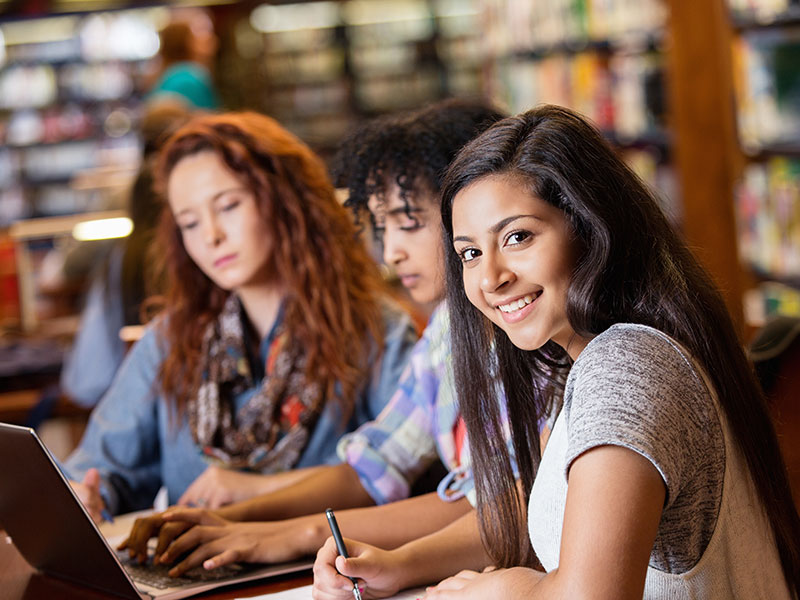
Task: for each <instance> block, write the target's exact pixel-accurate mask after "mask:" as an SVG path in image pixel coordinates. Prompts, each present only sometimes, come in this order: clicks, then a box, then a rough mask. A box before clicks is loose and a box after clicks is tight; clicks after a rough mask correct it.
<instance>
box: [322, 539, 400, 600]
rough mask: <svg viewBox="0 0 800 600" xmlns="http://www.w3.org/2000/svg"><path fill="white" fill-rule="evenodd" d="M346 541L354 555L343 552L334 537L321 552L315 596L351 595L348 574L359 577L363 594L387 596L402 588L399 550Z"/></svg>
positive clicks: (345, 598) (325, 599) (328, 599)
mask: <svg viewBox="0 0 800 600" xmlns="http://www.w3.org/2000/svg"><path fill="white" fill-rule="evenodd" d="M344 542H345V545H346V546H347V551H348V553H349V554H350V558H347V559H345V558H344V557H342V556H339V553H338V551H337V550H336V543H335V542H334V541H333V538H332V537H329V538H328V540H327V541H326V542H325V545H323V546H322V548H320V549H319V552H317V559H316V561H315V562H314V589H313V590H312V593H311V597H312V598H314V600H335V599H337V598H341V599H342V600H349V599H351V598H352V597H353V582H352V581H350V579H348V578H347V577H345V575H347V576H348V577H355V578H356V579H357V581H358V585H359V587H360V588H362V589H363V590H364V591H363V592H362V594H361V596H362V597H363V598H386V597H387V596H393V595H394V594H396V593H397V591H398V590H399V589H400V588H401V584H400V564H399V561H398V559H397V558H396V555H395V554H393V553H392V552H391V551H387V550H381V549H379V548H375V547H374V546H370V545H368V544H362V543H361V542H355V541H353V540H348V539H345V540H344ZM337 571H338V572H337Z"/></svg>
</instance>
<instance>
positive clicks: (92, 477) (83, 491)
mask: <svg viewBox="0 0 800 600" xmlns="http://www.w3.org/2000/svg"><path fill="white" fill-rule="evenodd" d="M70 485H72V489H73V490H74V491H75V494H76V495H77V496H78V498H79V499H80V501H81V503H82V504H83V506H84V507H86V510H87V512H88V513H89V516H91V517H92V520H93V521H94V522H95V523H101V522H102V521H103V514H102V513H103V511H104V510H105V509H106V503H105V501H104V500H103V497H102V496H101V495H100V473H99V472H98V470H97V469H89V470H88V471H86V475H84V476H83V481H81V482H80V483H78V482H77V481H70Z"/></svg>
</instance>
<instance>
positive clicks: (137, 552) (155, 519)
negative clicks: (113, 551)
mask: <svg viewBox="0 0 800 600" xmlns="http://www.w3.org/2000/svg"><path fill="white" fill-rule="evenodd" d="M186 510H197V511H200V512H203V513H206V512H208V511H204V510H202V509H186ZM166 512H168V511H165V512H163V513H155V514H152V515H148V516H146V517H140V518H138V519H136V521H134V523H133V527H132V528H131V532H130V533H129V534H128V537H127V539H126V540H125V541H124V542H122V543H121V544H120V545H119V546H117V550H125V549H126V548H127V549H128V554H129V555H130V557H131V558H132V559H135V560H137V561H138V562H139V564H142V563H144V562H145V561H146V560H147V543H148V542H149V541H150V538H151V537H154V536H156V535H158V543H157V544H156V550H155V553H154V554H153V562H157V561H158V559H159V558H160V556H161V554H162V553H163V552H164V550H165V549H166V548H167V546H169V545H170V543H171V542H172V540H174V539H175V538H177V537H178V536H179V535H181V534H182V533H184V532H185V531H186V530H188V529H190V528H191V527H193V526H194V523H195V522H196V520H197V519H193V520H191V521H180V520H176V521H172V522H167V520H166V519H165V518H164V514H165V513H166ZM209 514H210V513H209Z"/></svg>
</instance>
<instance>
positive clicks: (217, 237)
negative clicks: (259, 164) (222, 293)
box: [167, 151, 272, 291]
mask: <svg viewBox="0 0 800 600" xmlns="http://www.w3.org/2000/svg"><path fill="white" fill-rule="evenodd" d="M167 197H168V199H169V205H170V208H171V209H172V214H173V216H174V217H175V221H176V222H177V224H178V227H179V228H180V231H181V236H182V238H183V245H184V247H185V248H186V252H188V254H189V256H190V257H191V258H192V260H193V261H194V262H195V264H197V266H198V267H200V269H202V270H203V272H204V273H205V274H206V275H208V277H209V278H210V279H211V280H212V281H213V282H214V283H215V284H217V285H218V286H219V287H221V288H222V289H225V290H231V291H234V290H239V289H241V288H245V287H250V286H254V285H265V284H269V283H270V277H271V273H270V269H269V257H270V253H271V249H272V240H271V235H270V232H269V230H268V228H267V224H266V221H265V220H264V217H263V216H262V215H261V213H260V212H259V210H258V206H257V204H256V198H255V195H254V194H253V192H252V191H251V190H250V189H249V188H248V187H247V186H246V185H245V184H244V183H243V182H242V181H241V180H240V179H239V178H238V177H237V176H236V175H235V174H234V173H233V172H232V171H231V170H230V169H229V168H228V167H227V166H226V165H225V163H223V162H222V160H221V159H220V158H219V156H218V155H217V153H216V152H212V151H205V152H200V153H198V154H193V155H190V156H187V157H185V158H182V159H181V160H180V161H179V162H178V163H177V164H176V165H175V167H174V168H173V169H172V173H170V176H169V179H168V181H167Z"/></svg>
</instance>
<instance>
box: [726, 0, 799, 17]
mask: <svg viewBox="0 0 800 600" xmlns="http://www.w3.org/2000/svg"><path fill="white" fill-rule="evenodd" d="M728 7H729V8H730V10H731V12H732V13H733V15H734V16H736V17H742V18H748V19H755V20H756V21H758V22H769V21H771V20H773V19H775V18H776V17H779V16H780V15H784V14H786V13H788V12H790V11H792V10H797V9H799V8H800V4H798V2H797V0H728Z"/></svg>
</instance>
